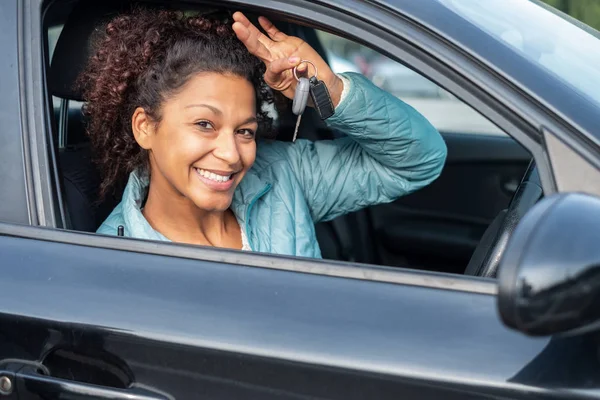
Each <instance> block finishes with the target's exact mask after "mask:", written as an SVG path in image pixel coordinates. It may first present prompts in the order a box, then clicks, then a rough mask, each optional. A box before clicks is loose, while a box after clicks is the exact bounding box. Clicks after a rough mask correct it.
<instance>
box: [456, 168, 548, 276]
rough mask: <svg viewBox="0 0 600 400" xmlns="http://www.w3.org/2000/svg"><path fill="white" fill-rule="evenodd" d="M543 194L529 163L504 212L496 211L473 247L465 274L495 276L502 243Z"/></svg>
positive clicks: (502, 247)
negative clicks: (497, 212) (496, 213)
mask: <svg viewBox="0 0 600 400" xmlns="http://www.w3.org/2000/svg"><path fill="white" fill-rule="evenodd" d="M543 195H544V192H543V190H542V184H541V181H540V175H539V173H538V170H537V167H536V166H535V162H534V161H533V160H532V161H531V163H530V164H529V167H528V168H527V171H526V172H525V175H524V176H523V179H522V180H521V183H520V184H519V186H518V187H517V190H516V192H515V194H514V195H513V198H512V200H511V202H510V204H509V206H508V208H507V209H506V210H502V211H500V213H499V214H498V215H497V216H496V218H495V219H494V220H493V221H492V223H491V224H490V226H488V228H487V229H486V231H485V233H484V234H483V237H482V238H481V240H480V241H479V244H478V245H477V247H476V248H475V251H474V252H473V255H472V256H471V260H470V261H469V264H468V265H467V269H466V270H465V275H475V276H483V277H488V278H494V277H496V274H497V272H498V264H499V263H500V258H501V257H502V254H504V249H505V248H506V243H507V242H508V239H509V238H510V236H511V235H512V233H513V231H514V230H515V228H516V226H517V224H518V223H519V221H520V220H521V218H522V217H523V216H524V215H525V213H526V212H527V211H529V209H530V208H531V207H533V206H534V205H535V203H537V202H538V200H540V199H541V198H542V197H543Z"/></svg>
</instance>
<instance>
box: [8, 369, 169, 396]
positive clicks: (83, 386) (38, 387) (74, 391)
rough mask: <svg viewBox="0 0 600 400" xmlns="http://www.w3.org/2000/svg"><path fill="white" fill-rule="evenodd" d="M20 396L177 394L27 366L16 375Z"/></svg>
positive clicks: (17, 390) (16, 388) (16, 389)
mask: <svg viewBox="0 0 600 400" xmlns="http://www.w3.org/2000/svg"><path fill="white" fill-rule="evenodd" d="M14 377H15V381H16V382H15V388H14V389H15V392H16V394H18V398H19V400H34V399H48V400H59V399H60V400H90V399H98V400H103V399H112V400H172V399H173V397H171V396H168V395H165V394H162V393H157V392H154V391H152V390H150V389H146V388H142V387H135V386H134V387H132V388H128V389H118V388H112V387H106V386H99V385H93V384H88V383H82V382H76V381H70V380H67V379H59V378H53V377H52V376H48V375H43V374H40V373H39V372H38V371H37V369H36V368H35V367H32V366H26V367H24V368H22V369H21V370H19V371H18V372H17V373H15V375H14Z"/></svg>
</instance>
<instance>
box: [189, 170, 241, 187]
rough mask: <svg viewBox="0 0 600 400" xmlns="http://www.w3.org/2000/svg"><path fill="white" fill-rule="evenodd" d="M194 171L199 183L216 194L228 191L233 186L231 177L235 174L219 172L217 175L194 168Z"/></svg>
mask: <svg viewBox="0 0 600 400" xmlns="http://www.w3.org/2000/svg"><path fill="white" fill-rule="evenodd" d="M194 170H195V171H196V175H197V176H198V178H199V179H200V181H201V182H202V183H204V184H205V185H206V186H208V187H209V188H210V189H212V190H215V191H217V192H221V191H228V190H229V189H231V187H232V186H233V179H232V177H233V176H234V175H235V173H231V174H227V173H225V174H224V173H223V172H221V173H218V174H217V173H215V172H212V171H209V170H205V169H202V168H194Z"/></svg>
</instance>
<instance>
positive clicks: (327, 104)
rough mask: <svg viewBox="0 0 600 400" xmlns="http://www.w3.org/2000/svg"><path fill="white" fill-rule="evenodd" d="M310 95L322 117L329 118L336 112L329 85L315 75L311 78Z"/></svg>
mask: <svg viewBox="0 0 600 400" xmlns="http://www.w3.org/2000/svg"><path fill="white" fill-rule="evenodd" d="M310 96H311V98H312V101H313V104H314V105H315V108H316V109H317V112H318V113H319V117H321V119H323V120H324V119H327V118H329V117H331V116H332V115H333V114H334V113H335V108H334V107H333V101H332V100H331V96H330V95H329V90H328V89H327V86H325V83H324V82H323V81H320V80H318V79H317V78H316V77H314V76H313V77H312V78H310Z"/></svg>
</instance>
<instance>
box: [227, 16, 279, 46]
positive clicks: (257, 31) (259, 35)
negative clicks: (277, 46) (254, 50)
mask: <svg viewBox="0 0 600 400" xmlns="http://www.w3.org/2000/svg"><path fill="white" fill-rule="evenodd" d="M233 20H234V21H235V22H239V23H240V24H242V25H243V26H244V27H246V29H248V30H249V31H250V36H252V37H254V36H256V38H257V40H258V42H259V43H262V44H263V45H264V46H265V47H266V48H267V49H268V48H269V47H270V46H271V45H272V44H273V41H272V40H271V39H269V38H268V37H267V36H265V35H264V34H263V33H262V32H261V31H260V29H258V28H257V27H256V26H255V25H254V24H253V23H252V22H250V20H249V19H248V18H247V17H246V16H245V15H244V14H243V13H241V12H239V11H236V12H235V13H233ZM234 25H235V24H234Z"/></svg>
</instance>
